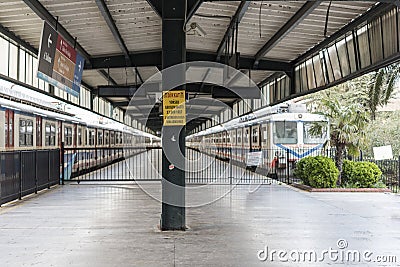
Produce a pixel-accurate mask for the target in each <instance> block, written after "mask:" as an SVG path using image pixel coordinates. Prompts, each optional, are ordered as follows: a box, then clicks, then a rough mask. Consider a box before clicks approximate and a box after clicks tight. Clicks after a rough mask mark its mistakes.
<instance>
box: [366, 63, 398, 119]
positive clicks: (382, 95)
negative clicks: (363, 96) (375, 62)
mask: <svg viewBox="0 0 400 267" xmlns="http://www.w3.org/2000/svg"><path fill="white" fill-rule="evenodd" d="M367 76H368V75H367ZM399 76H400V67H399V65H398V64H395V65H391V66H388V67H386V68H382V69H380V70H379V71H376V72H374V73H373V74H372V75H371V77H367V79H368V78H369V79H368V80H367V88H366V89H367V96H368V98H367V105H368V108H369V110H370V112H371V119H372V120H375V119H376V111H377V109H378V107H379V106H381V107H382V106H385V105H387V103H388V102H389V100H390V98H392V97H393V92H394V89H395V85H396V82H397V80H398V79H399Z"/></svg>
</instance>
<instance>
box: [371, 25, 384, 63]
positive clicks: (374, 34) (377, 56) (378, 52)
mask: <svg viewBox="0 0 400 267" xmlns="http://www.w3.org/2000/svg"><path fill="white" fill-rule="evenodd" d="M369 39H370V42H371V57H372V58H371V59H372V64H374V63H376V62H378V61H381V60H382V58H383V53H382V32H381V23H380V20H379V19H378V20H374V21H372V22H371V23H370V24H369Z"/></svg>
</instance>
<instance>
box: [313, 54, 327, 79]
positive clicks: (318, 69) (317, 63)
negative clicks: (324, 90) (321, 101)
mask: <svg viewBox="0 0 400 267" xmlns="http://www.w3.org/2000/svg"><path fill="white" fill-rule="evenodd" d="M313 63H314V71H315V77H316V78H317V87H320V86H323V85H325V75H324V72H323V70H322V64H321V63H322V62H321V59H320V57H319V54H318V55H316V56H314V57H313Z"/></svg>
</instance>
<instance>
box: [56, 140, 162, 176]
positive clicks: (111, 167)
mask: <svg viewBox="0 0 400 267" xmlns="http://www.w3.org/2000/svg"><path fill="white" fill-rule="evenodd" d="M159 151H161V148H159V147H116V148H110V147H104V148H88V147H79V148H64V147H62V155H63V156H62V163H61V165H62V181H69V180H70V181H77V182H82V181H136V180H142V181H143V180H152V181H153V180H161V178H160V177H159V176H158V175H157V170H158V169H159V170H161V154H160V153H159Z"/></svg>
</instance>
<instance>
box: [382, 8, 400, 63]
mask: <svg viewBox="0 0 400 267" xmlns="http://www.w3.org/2000/svg"><path fill="white" fill-rule="evenodd" d="M382 27H383V45H384V51H385V58H386V57H389V56H391V55H393V54H394V53H396V51H397V42H398V39H397V38H396V36H397V32H396V30H397V29H396V9H393V10H392V11H390V12H389V13H388V14H385V15H383V16H382Z"/></svg>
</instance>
